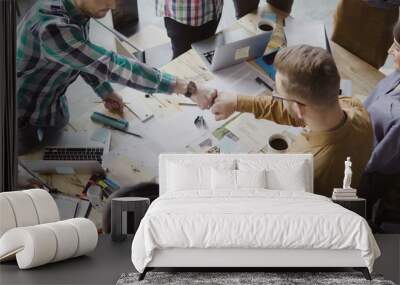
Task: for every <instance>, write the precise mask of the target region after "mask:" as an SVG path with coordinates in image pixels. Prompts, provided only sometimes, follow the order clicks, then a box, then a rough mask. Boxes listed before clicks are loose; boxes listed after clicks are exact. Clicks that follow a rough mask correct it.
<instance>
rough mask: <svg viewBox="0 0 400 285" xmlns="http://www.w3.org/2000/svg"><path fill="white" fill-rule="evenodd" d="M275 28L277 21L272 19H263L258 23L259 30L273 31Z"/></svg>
mask: <svg viewBox="0 0 400 285" xmlns="http://www.w3.org/2000/svg"><path fill="white" fill-rule="evenodd" d="M274 29H275V23H273V22H272V21H270V20H267V19H262V20H260V21H258V23H257V31H259V32H264V33H265V32H273V30H274Z"/></svg>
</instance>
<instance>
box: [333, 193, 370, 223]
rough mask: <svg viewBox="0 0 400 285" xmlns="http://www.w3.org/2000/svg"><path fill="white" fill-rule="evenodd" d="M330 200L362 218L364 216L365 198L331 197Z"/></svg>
mask: <svg viewBox="0 0 400 285" xmlns="http://www.w3.org/2000/svg"><path fill="white" fill-rule="evenodd" d="M332 202H334V203H336V204H339V205H340V206H342V207H344V208H346V209H348V210H350V211H353V212H354V213H356V214H359V215H360V216H361V217H363V218H364V219H365V218H366V216H367V214H366V207H367V206H366V205H367V203H366V200H365V199H363V198H352V199H332Z"/></svg>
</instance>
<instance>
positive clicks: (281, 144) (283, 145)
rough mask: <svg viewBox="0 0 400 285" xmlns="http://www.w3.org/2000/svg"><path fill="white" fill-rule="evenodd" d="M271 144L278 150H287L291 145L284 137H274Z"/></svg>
mask: <svg viewBox="0 0 400 285" xmlns="http://www.w3.org/2000/svg"><path fill="white" fill-rule="evenodd" d="M269 145H270V146H271V147H272V148H273V149H276V150H286V149H287V148H288V147H289V146H288V143H287V142H286V141H285V140H284V139H282V138H275V139H272V140H271V141H270V142H269Z"/></svg>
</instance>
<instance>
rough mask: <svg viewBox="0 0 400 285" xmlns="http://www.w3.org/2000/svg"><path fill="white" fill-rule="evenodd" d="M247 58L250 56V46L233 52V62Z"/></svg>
mask: <svg viewBox="0 0 400 285" xmlns="http://www.w3.org/2000/svg"><path fill="white" fill-rule="evenodd" d="M249 56H250V46H247V47H244V48H240V49H237V50H236V51H235V60H240V59H243V58H248V57H249Z"/></svg>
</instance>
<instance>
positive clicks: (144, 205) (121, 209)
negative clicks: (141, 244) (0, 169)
mask: <svg viewBox="0 0 400 285" xmlns="http://www.w3.org/2000/svg"><path fill="white" fill-rule="evenodd" d="M149 206H150V199H149V198H142V197H120V198H113V199H112V201H111V239H112V240H113V241H123V240H125V239H126V236H127V235H128V234H135V233H136V230H137V229H138V227H139V224H140V221H141V220H142V218H143V217H144V215H145V214H146V211H147V209H148V208H149Z"/></svg>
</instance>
